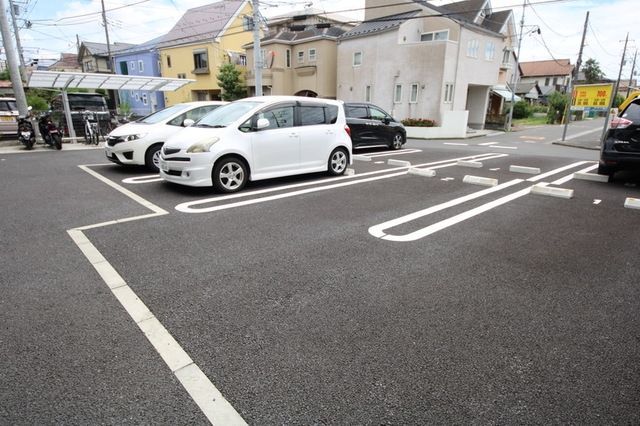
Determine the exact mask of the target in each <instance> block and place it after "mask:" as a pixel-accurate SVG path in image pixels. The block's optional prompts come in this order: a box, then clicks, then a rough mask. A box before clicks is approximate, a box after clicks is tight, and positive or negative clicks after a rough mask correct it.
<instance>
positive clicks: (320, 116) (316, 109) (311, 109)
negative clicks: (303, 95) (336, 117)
mask: <svg viewBox="0 0 640 426" xmlns="http://www.w3.org/2000/svg"><path fill="white" fill-rule="evenodd" d="M299 111H300V125H301V126H313V125H316V124H325V123H326V122H327V120H326V118H325V116H324V107H321V106H301V107H299Z"/></svg>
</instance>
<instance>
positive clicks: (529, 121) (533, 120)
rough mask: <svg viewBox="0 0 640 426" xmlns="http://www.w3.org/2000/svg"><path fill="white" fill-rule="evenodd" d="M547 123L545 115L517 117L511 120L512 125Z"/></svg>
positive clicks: (539, 124)
mask: <svg viewBox="0 0 640 426" xmlns="http://www.w3.org/2000/svg"><path fill="white" fill-rule="evenodd" d="M543 124H547V117H546V116H545V117H533V116H532V117H529V118H517V119H514V120H513V125H514V126H541V125H543Z"/></svg>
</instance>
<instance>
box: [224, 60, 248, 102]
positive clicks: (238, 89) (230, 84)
mask: <svg viewBox="0 0 640 426" xmlns="http://www.w3.org/2000/svg"><path fill="white" fill-rule="evenodd" d="M218 84H219V85H220V87H221V88H222V100H224V101H235V100H236V99H240V98H242V97H244V96H245V95H246V93H247V90H246V88H245V87H244V85H243V84H242V79H241V78H240V70H238V69H237V68H236V66H235V65H234V64H224V65H222V66H221V67H220V73H219V74H218Z"/></svg>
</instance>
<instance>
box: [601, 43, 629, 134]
mask: <svg viewBox="0 0 640 426" xmlns="http://www.w3.org/2000/svg"><path fill="white" fill-rule="evenodd" d="M628 42H629V33H627V38H625V39H624V50H623V51H622V60H621V61H620V71H618V80H617V81H616V84H615V85H614V86H613V91H612V92H611V101H609V110H608V111H607V116H606V117H605V119H604V128H603V129H602V136H601V137H600V141H601V142H602V143H604V138H605V137H606V135H607V127H609V116H610V115H611V108H613V101H615V99H616V93H618V86H619V85H620V77H622V67H624V57H625V55H626V54H627V43H628Z"/></svg>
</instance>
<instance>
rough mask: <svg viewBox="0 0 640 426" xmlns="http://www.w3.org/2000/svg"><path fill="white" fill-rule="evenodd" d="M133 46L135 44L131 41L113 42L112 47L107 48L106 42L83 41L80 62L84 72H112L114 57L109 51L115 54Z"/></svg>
mask: <svg viewBox="0 0 640 426" xmlns="http://www.w3.org/2000/svg"><path fill="white" fill-rule="evenodd" d="M132 46H134V45H133V44H129V43H113V44H111V45H110V46H109V48H110V49H107V44H106V43H94V42H90V41H83V42H82V44H80V48H79V49H78V62H79V63H80V66H81V69H82V72H98V73H112V72H113V67H112V66H111V65H112V64H111V61H112V58H110V57H109V53H111V55H112V56H113V54H114V53H116V52H118V51H119V50H123V49H127V48H129V47H132Z"/></svg>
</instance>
